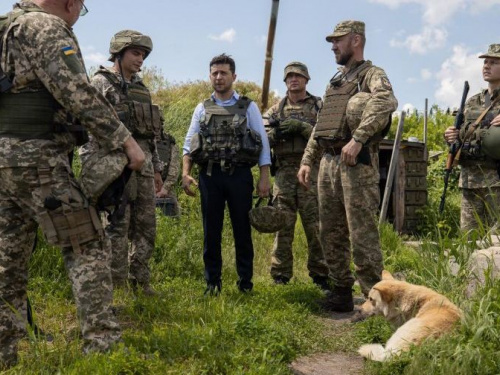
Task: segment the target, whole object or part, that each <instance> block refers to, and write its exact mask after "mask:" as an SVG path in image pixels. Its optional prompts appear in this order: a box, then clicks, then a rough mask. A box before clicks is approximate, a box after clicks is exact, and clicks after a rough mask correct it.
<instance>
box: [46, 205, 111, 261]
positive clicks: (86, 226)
mask: <svg viewBox="0 0 500 375" xmlns="http://www.w3.org/2000/svg"><path fill="white" fill-rule="evenodd" d="M40 226H41V228H42V230H43V233H44V235H45V237H46V238H47V242H48V243H49V244H51V245H54V246H60V247H72V248H73V251H75V253H79V250H80V245H83V244H84V243H86V242H89V241H92V240H95V239H102V237H103V228H102V225H101V222H100V220H99V216H98V215H97V212H96V209H95V208H94V207H92V206H89V207H87V208H82V209H80V210H74V209H70V210H65V209H63V208H62V207H59V208H57V209H55V210H53V211H51V210H48V211H45V212H44V213H43V214H42V220H41V222H40Z"/></svg>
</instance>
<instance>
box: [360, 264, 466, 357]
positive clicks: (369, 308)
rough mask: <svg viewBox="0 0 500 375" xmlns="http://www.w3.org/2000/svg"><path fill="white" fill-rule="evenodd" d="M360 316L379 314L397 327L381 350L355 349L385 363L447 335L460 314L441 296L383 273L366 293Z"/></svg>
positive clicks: (373, 347) (375, 347) (370, 346)
mask: <svg viewBox="0 0 500 375" xmlns="http://www.w3.org/2000/svg"><path fill="white" fill-rule="evenodd" d="M361 313H362V314H365V315H378V314H380V315H383V316H384V317H385V318H386V319H387V320H388V321H389V322H390V323H391V324H393V325H395V326H397V327H399V328H398V329H397V330H396V332H394V334H393V335H392V336H391V338H390V339H389V341H387V344H386V345H385V348H384V347H383V346H382V345H380V344H368V345H363V346H361V348H359V350H358V353H359V354H361V355H362V356H363V357H366V358H369V359H372V360H374V361H385V360H386V359H388V358H390V357H391V356H397V355H399V354H400V353H401V352H404V351H407V350H409V349H410V347H411V346H412V345H419V344H420V343H421V342H422V341H423V340H425V339H426V338H427V337H438V336H440V335H442V334H444V333H446V332H449V331H450V330H451V329H452V328H453V326H454V325H455V323H456V322H457V321H458V320H460V318H461V315H462V313H461V311H460V309H459V308H458V307H457V306H455V305H454V304H453V303H451V302H450V300H449V299H448V298H446V297H445V296H443V295H441V294H439V293H436V292H434V291H433V290H431V289H429V288H426V287H424V286H419V285H413V284H410V283H407V282H405V281H399V280H395V279H394V278H393V277H392V275H391V274H390V273H389V272H387V271H383V273H382V281H380V282H378V283H377V284H375V285H374V286H373V288H372V289H371V290H370V293H369V294H368V300H367V301H366V302H365V303H364V304H363V305H362V306H361Z"/></svg>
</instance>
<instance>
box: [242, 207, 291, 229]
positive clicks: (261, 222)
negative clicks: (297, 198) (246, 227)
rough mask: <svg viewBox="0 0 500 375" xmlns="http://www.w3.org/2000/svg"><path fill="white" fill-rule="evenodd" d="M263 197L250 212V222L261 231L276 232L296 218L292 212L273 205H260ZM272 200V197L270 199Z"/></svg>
mask: <svg viewBox="0 0 500 375" xmlns="http://www.w3.org/2000/svg"><path fill="white" fill-rule="evenodd" d="M261 201H262V199H259V201H257V204H256V206H255V208H252V209H251V210H250V212H249V213H248V215H249V217H250V224H251V225H252V227H254V228H255V229H256V230H257V231H259V232H261V233H275V232H278V231H280V230H281V229H283V228H284V227H285V225H286V224H287V223H289V222H291V220H293V219H294V215H293V214H292V213H291V212H288V211H285V210H280V209H279V208H276V207H273V206H271V205H267V206H259V204H260V202H261ZM269 202H271V199H269Z"/></svg>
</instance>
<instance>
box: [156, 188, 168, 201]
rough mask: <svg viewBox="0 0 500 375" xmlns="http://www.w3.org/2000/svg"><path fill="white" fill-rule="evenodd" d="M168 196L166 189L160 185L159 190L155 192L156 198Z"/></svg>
mask: <svg viewBox="0 0 500 375" xmlns="http://www.w3.org/2000/svg"><path fill="white" fill-rule="evenodd" d="M166 197H168V191H167V190H166V189H165V188H164V187H163V186H162V187H161V189H160V191H158V192H156V198H166Z"/></svg>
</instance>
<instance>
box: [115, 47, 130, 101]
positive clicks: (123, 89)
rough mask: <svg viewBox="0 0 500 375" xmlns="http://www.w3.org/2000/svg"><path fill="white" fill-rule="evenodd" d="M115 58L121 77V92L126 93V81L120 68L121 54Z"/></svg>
mask: <svg viewBox="0 0 500 375" xmlns="http://www.w3.org/2000/svg"><path fill="white" fill-rule="evenodd" d="M116 59H117V60H118V67H119V68H120V75H121V77H122V81H121V83H120V86H121V89H122V92H123V94H124V95H128V83H127V81H125V76H124V75H123V68H122V55H121V53H120V54H118V55H117V56H116Z"/></svg>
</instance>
